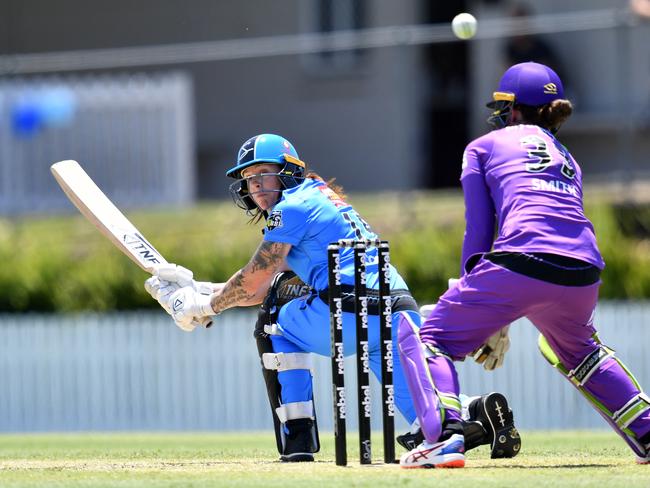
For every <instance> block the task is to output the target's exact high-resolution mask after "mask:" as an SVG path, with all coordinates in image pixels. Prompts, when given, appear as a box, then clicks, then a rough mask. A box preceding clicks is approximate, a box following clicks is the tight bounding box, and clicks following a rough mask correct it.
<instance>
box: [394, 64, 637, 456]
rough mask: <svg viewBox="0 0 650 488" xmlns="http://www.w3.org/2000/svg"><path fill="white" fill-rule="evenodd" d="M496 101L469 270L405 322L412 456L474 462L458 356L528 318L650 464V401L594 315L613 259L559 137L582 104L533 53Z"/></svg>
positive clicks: (557, 361) (474, 213) (465, 261)
mask: <svg viewBox="0 0 650 488" xmlns="http://www.w3.org/2000/svg"><path fill="white" fill-rule="evenodd" d="M493 98H494V100H493V101H492V102H490V103H489V104H488V107H490V108H492V109H493V112H492V115H491V116H490V118H489V119H488V122H489V123H490V124H491V125H492V126H493V127H494V129H495V130H494V131H492V132H490V133H488V134H487V135H484V136H483V137H480V138H478V139H476V140H475V141H473V142H471V143H470V144H469V145H468V146H467V148H466V149H465V153H464V155H463V164H462V173H461V182H462V186H463V192H464V195H465V206H466V213H465V216H466V223H467V227H466V231H465V238H464V242H463V250H462V263H461V266H462V272H461V273H462V277H461V279H460V281H459V282H458V283H457V284H456V285H455V286H454V287H452V288H450V289H449V290H448V291H447V292H446V293H445V294H444V295H443V296H442V297H441V298H440V300H439V302H438V305H437V306H436V308H435V309H434V310H433V311H432V312H431V314H430V316H429V317H428V318H427V319H426V320H425V321H424V323H423V324H422V328H421V329H420V330H419V331H418V328H417V326H414V324H410V323H409V322H408V318H409V317H403V318H401V319H402V321H401V323H400V324H399V354H400V357H401V359H402V365H403V369H404V373H405V375H406V377H407V382H408V384H409V387H410V389H411V392H412V394H413V397H414V403H415V408H416V411H417V415H418V418H419V421H420V425H421V427H422V431H423V433H424V437H425V442H423V443H422V444H421V445H420V446H418V447H416V448H415V449H413V450H411V451H410V452H409V453H407V454H405V455H403V456H402V458H401V460H400V463H401V465H402V467H405V468H418V467H437V466H449V467H462V466H464V463H465V460H464V451H465V449H464V445H463V443H464V437H463V434H462V429H461V428H460V425H459V421H460V415H459V411H458V410H457V409H454V408H450V407H449V398H457V396H458V394H459V384H458V378H457V374H456V370H455V368H454V363H453V361H455V360H459V359H462V358H464V357H465V356H466V355H467V354H468V353H469V352H470V351H473V350H474V349H476V347H477V346H479V345H480V344H482V343H484V342H485V340H486V339H487V338H488V337H490V336H492V335H493V334H495V333H496V332H497V331H499V330H500V329H502V328H503V327H504V326H506V325H507V324H510V323H511V322H513V321H515V320H517V319H518V318H520V317H527V318H528V319H529V320H530V321H531V322H532V323H533V324H534V325H535V327H537V329H538V330H539V331H540V333H541V335H540V340H539V346H540V350H541V352H542V354H543V355H544V357H545V358H546V359H547V360H548V361H549V362H550V363H551V364H552V365H553V366H554V367H556V368H557V369H558V370H559V371H560V372H561V373H562V374H563V375H564V376H566V378H567V379H568V380H569V381H571V383H573V385H574V386H575V387H576V388H577V389H578V390H579V391H580V392H581V393H582V395H583V396H584V397H585V398H586V399H587V400H588V401H589V402H590V403H591V404H592V405H593V406H594V407H595V408H596V409H597V411H598V412H599V413H600V414H601V415H602V416H603V418H604V419H605V420H606V421H607V422H608V423H609V424H610V425H611V426H612V428H613V429H614V430H615V431H616V432H617V433H618V434H619V435H620V436H621V437H623V439H625V441H626V442H627V443H628V444H629V446H630V447H631V448H632V450H633V451H634V453H635V454H636V456H637V461H638V462H639V463H648V462H650V398H648V396H647V395H645V394H644V393H643V392H642V391H641V387H640V386H639V385H638V383H637V382H636V380H635V379H634V377H633V376H632V375H631V374H630V372H629V371H628V370H627V369H626V368H625V366H623V364H622V363H621V362H620V360H619V359H618V358H616V357H615V355H614V351H612V350H611V349H610V348H608V347H607V346H605V345H603V344H602V343H601V342H600V341H599V339H598V336H597V334H596V329H595V328H594V324H593V317H594V308H595V307H596V302H597V298H598V288H599V286H600V273H601V270H602V269H603V268H604V266H605V264H604V262H603V259H602V257H601V255H600V252H599V250H598V247H597V245H596V237H595V234H594V229H593V226H592V224H591V222H590V221H589V220H588V219H587V217H585V214H584V210H583V206H582V173H581V170H580V167H579V166H578V164H577V163H576V162H575V160H574V159H573V157H572V156H571V154H570V153H569V152H568V151H567V149H566V148H565V147H564V146H563V145H562V144H560V142H559V141H558V140H557V139H556V137H555V134H556V132H557V131H558V129H559V128H560V126H561V125H562V123H563V122H564V121H565V120H566V119H567V118H568V117H569V116H570V115H571V112H572V106H571V103H570V102H569V101H568V100H565V99H564V94H563V88H562V82H561V81H560V79H559V77H558V76H557V74H556V73H555V72H554V71H553V70H552V69H550V68H549V67H547V66H544V65H542V64H537V63H532V62H528V63H521V64H517V65H514V66H512V67H511V68H509V69H508V70H507V71H506V72H505V74H504V75H503V77H502V78H501V81H500V84H499V89H498V91H496V92H494V95H493ZM495 224H496V229H497V233H496V237H495ZM418 332H419V333H418ZM423 346H424V349H423ZM423 350H424V351H425V352H424V353H423Z"/></svg>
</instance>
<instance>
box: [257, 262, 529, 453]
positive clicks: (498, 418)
mask: <svg viewBox="0 0 650 488" xmlns="http://www.w3.org/2000/svg"><path fill="white" fill-rule="evenodd" d="M310 292H311V290H310V288H309V287H308V286H307V285H306V284H305V283H303V281H302V280H300V278H298V277H297V276H296V275H295V273H293V272H291V271H287V272H283V273H279V274H278V275H276V277H275V279H274V280H273V282H272V284H271V287H270V288H269V292H268V294H267V296H266V298H265V300H264V303H263V305H262V306H261V308H260V312H259V314H258V319H257V323H256V324H255V332H254V336H255V340H256V342H257V349H258V352H259V354H260V359H261V364H262V373H263V375H264V382H265V383H266V389H267V393H268V397H269V403H270V406H271V411H272V412H271V413H272V417H273V424H274V427H275V435H276V444H277V448H278V452H279V453H280V459H281V460H282V461H312V460H313V453H315V452H318V450H319V448H320V445H319V437H318V428H317V423H316V418H315V415H314V416H313V417H312V416H311V415H309V416H304V417H302V418H293V419H288V418H287V416H286V411H285V410H286V408H285V407H283V406H282V402H281V386H280V382H279V381H278V375H277V369H276V367H275V364H277V363H276V361H275V353H274V352H273V344H272V342H271V338H270V335H273V334H277V333H278V329H277V318H278V315H279V311H280V308H281V307H282V306H283V305H285V304H287V303H288V302H290V301H291V300H294V299H297V298H300V297H304V296H307V295H309V294H310ZM462 400H463V401H462V406H461V410H462V417H463V421H462V423H461V426H462V432H463V434H464V436H465V449H466V450H470V449H474V448H475V447H478V446H480V445H484V444H489V445H491V447H492V458H493V459H494V458H508V457H514V456H516V455H517V454H518V453H519V449H520V446H521V440H520V437H519V433H518V432H517V429H516V428H515V426H514V419H513V414H512V411H511V410H510V409H509V407H508V402H507V400H506V398H505V397H504V396H503V395H502V394H500V393H490V394H488V395H483V396H480V397H473V398H468V397H463V398H462ZM312 402H313V399H312ZM423 441H424V435H423V434H422V430H421V429H420V428H419V425H418V424H417V422H416V423H415V425H414V428H413V431H412V432H407V433H406V434H403V435H400V436H398V437H397V442H398V443H399V444H400V445H401V446H402V447H404V448H405V449H406V450H411V449H414V448H415V447H417V446H418V445H419V444H421V443H422V442H423Z"/></svg>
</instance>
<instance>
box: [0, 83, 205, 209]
mask: <svg viewBox="0 0 650 488" xmlns="http://www.w3.org/2000/svg"><path fill="white" fill-rule="evenodd" d="M193 117H194V116H193V101H192V82H191V79H190V78H189V77H188V76H186V75H183V74H180V73H166V74H160V75H145V74H142V75H113V76H108V75H102V76H98V75H96V76H66V77H55V76H51V77H41V78H36V79H29V80H27V79H19V78H14V79H11V80H5V81H0V215H2V214H9V215H11V214H24V213H34V212H52V211H61V210H69V211H73V207H72V205H71V204H70V203H69V202H68V201H67V199H66V198H65V195H64V194H63V192H62V191H61V189H60V188H59V187H58V185H57V184H56V182H55V181H54V178H52V175H51V174H50V171H49V167H50V165H51V164H52V163H55V162H56V161H59V160H63V159H75V160H77V161H79V162H80V163H81V165H82V166H83V167H84V168H85V169H86V171H87V172H88V174H90V176H91V178H93V179H94V180H95V182H96V183H97V184H98V185H99V186H100V188H102V189H103V190H104V192H105V193H106V194H107V195H108V196H109V198H111V199H112V200H113V201H114V202H115V203H116V204H117V205H118V206H119V207H120V208H128V207H142V206H146V205H155V204H158V205H160V204H167V205H169V204H184V203H188V202H191V201H192V200H193V199H194V197H195V186H196V184H195V176H194V163H195V161H194V159H195V157H194V156H195V155H194V126H193V124H194V120H193Z"/></svg>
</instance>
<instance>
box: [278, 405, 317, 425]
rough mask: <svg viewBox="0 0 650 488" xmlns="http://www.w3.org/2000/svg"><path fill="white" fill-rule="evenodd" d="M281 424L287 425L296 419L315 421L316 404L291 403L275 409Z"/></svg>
mask: <svg viewBox="0 0 650 488" xmlns="http://www.w3.org/2000/svg"><path fill="white" fill-rule="evenodd" d="M275 413H277V414H278V418H279V419H280V422H282V423H283V424H286V423H287V420H294V419H313V418H314V404H313V402H312V401H311V400H309V401H306V402H291V403H285V404H283V405H280V406H279V407H278V408H276V409H275Z"/></svg>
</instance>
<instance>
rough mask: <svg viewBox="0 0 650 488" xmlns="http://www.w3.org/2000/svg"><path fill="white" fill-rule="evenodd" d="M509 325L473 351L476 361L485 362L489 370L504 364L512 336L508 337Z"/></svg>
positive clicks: (484, 365)
mask: <svg viewBox="0 0 650 488" xmlns="http://www.w3.org/2000/svg"><path fill="white" fill-rule="evenodd" d="M509 328H510V326H509V325H506V326H505V327H504V328H503V329H501V330H499V331H498V332H496V333H495V334H493V335H491V336H490V337H489V339H488V340H487V341H485V344H483V345H482V346H480V347H479V348H478V349H477V350H476V351H474V352H473V353H472V357H473V358H474V361H476V362H477V363H479V364H483V368H484V369H486V370H487V371H493V370H495V369H497V368H500V367H501V366H502V365H503V361H504V359H505V357H506V352H508V349H510V338H509V337H508V329H509Z"/></svg>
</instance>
